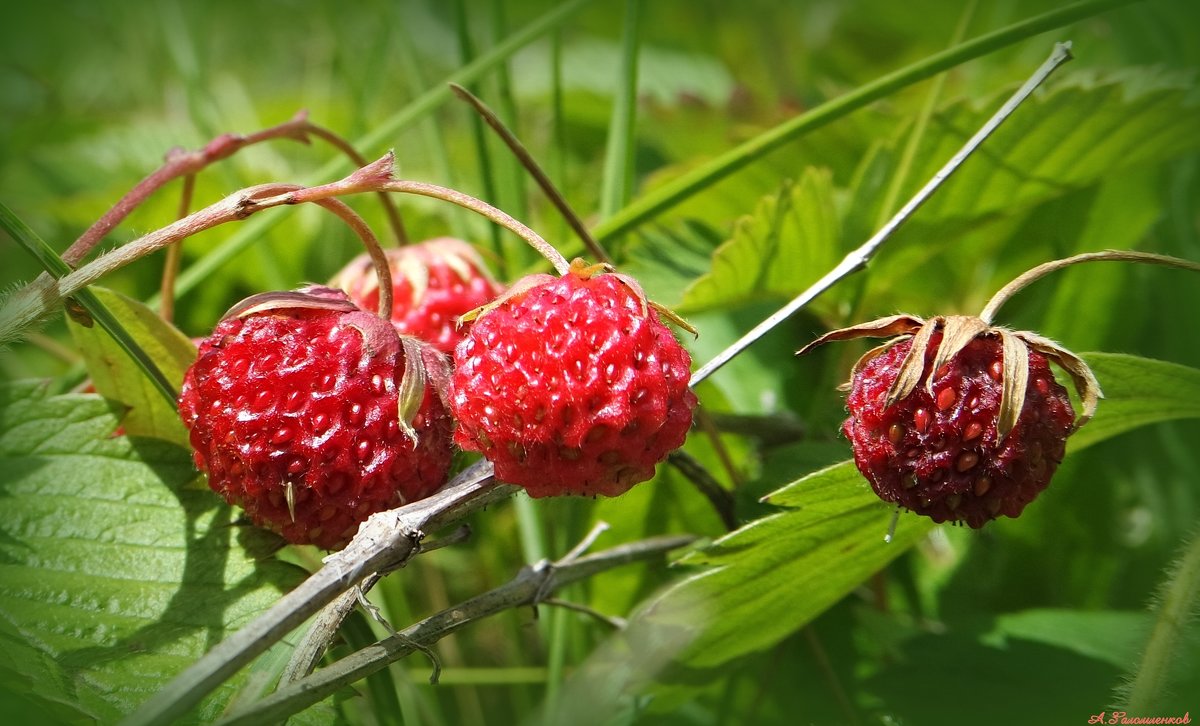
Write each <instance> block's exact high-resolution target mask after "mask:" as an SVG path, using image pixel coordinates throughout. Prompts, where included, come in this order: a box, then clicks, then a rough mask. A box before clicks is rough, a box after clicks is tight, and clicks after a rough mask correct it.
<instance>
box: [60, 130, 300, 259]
mask: <svg viewBox="0 0 1200 726" xmlns="http://www.w3.org/2000/svg"><path fill="white" fill-rule="evenodd" d="M308 130H309V123H308V114H307V112H306V111H299V112H297V113H296V115H295V116H293V117H292V118H291V119H290V120H288V121H285V122H283V123H281V124H279V125H278V126H272V127H270V128H266V129H263V130H261V131H258V132H255V133H253V134H249V135H246V136H243V135H241V134H221V135H220V136H218V137H216V138H215V139H213V140H212V141H210V142H208V144H206V145H205V146H204V148H202V149H200V150H198V151H184V150H183V149H179V148H175V149H172V150H171V151H168V152H167V156H166V161H165V162H164V163H163V165H162V166H161V167H159V168H158V169H157V170H156V171H154V172H153V173H151V174H150V175H149V176H147V177H146V178H145V179H143V180H142V181H140V182H138V184H137V185H136V186H135V187H134V188H133V189H131V190H129V192H128V193H127V194H126V195H125V196H123V197H121V199H120V200H119V201H118V202H117V203H116V204H114V205H113V207H112V208H111V209H109V210H108V211H107V212H105V213H104V215H103V216H101V217H100V219H98V220H96V221H95V223H93V224H92V226H91V227H88V228H87V230H85V231H84V233H83V234H82V235H80V236H79V239H77V240H75V242H74V243H73V244H72V245H71V246H70V247H68V248H67V251H66V252H64V253H63V254H62V258H63V260H64V261H65V262H66V263H67V264H68V265H70V266H72V267H75V266H77V265H78V264H79V262H80V261H82V260H83V258H84V257H86V256H87V254H88V253H89V252H91V251H92V250H93V249H94V248H95V247H96V245H98V244H99V243H100V240H102V239H104V235H106V234H108V233H109V232H111V231H112V230H113V228H115V227H116V226H117V225H118V224H120V223H121V222H122V221H123V220H124V219H125V218H126V217H128V216H129V214H130V213H131V212H133V210H135V209H137V208H138V206H139V205H141V203H142V202H144V201H146V199H147V198H149V197H150V195H151V194H153V193H154V192H156V191H158V190H159V189H160V188H162V187H163V186H164V185H166V184H167V183H168V182H170V181H173V180H175V179H178V178H179V177H186V176H192V175H194V174H196V173H198V172H200V171H201V170H203V169H204V168H205V167H206V166H208V165H209V164H212V163H213V162H216V161H220V160H221V159H225V158H227V157H229V156H232V155H233V154H234V153H236V152H237V151H239V150H240V149H243V148H245V147H247V146H250V145H251V144H257V143H259V142H262V141H267V140H269V139H280V138H284V139H294V140H296V141H299V142H300V143H302V144H307V143H308V136H307V135H306V134H307V132H308Z"/></svg>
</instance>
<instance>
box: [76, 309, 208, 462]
mask: <svg viewBox="0 0 1200 726" xmlns="http://www.w3.org/2000/svg"><path fill="white" fill-rule="evenodd" d="M91 290H92V292H93V293H94V294H95V295H96V297H97V298H98V299H99V300H100V301H101V302H102V303H103V304H104V305H105V307H107V308H108V309H109V311H110V312H111V313H112V315H113V317H114V318H116V320H117V322H119V323H120V325H121V326H122V327H123V328H124V329H125V331H126V332H128V333H129V335H130V337H132V338H133V340H134V341H135V342H137V343H138V345H140V346H141V347H142V350H144V351H146V353H147V355H149V356H150V358H151V359H152V360H154V361H155V363H156V364H157V365H158V367H159V370H161V371H162V373H163V375H164V376H165V377H166V379H167V381H168V382H170V383H171V384H172V385H173V386H175V388H176V389H178V388H179V385H180V384H181V383H182V382H183V374H184V372H185V371H186V370H187V367H188V366H189V365H191V363H192V361H193V360H195V359H196V346H195V345H193V344H192V342H191V341H190V340H188V339H187V337H186V336H185V335H184V334H183V333H181V332H179V330H178V329H177V328H175V327H174V326H173V325H171V324H170V323H168V322H166V321H165V320H163V319H162V318H160V317H159V316H158V315H157V314H156V313H155V312H154V311H153V310H151V309H150V308H148V307H146V306H145V305H144V304H142V303H140V302H138V301H137V300H133V299H131V298H128V297H125V296H124V295H121V294H120V293H116V292H113V291H112V290H106V289H104V288H100V287H93V288H91ZM67 324H68V327H70V329H71V335H72V336H73V337H74V339H75V343H76V345H78V347H79V349H80V351H81V352H82V353H83V357H84V360H85V361H86V362H87V367H88V373H89V374H90V375H91V378H92V384H93V385H94V386H95V387H96V391H97V392H98V393H99V394H100V395H102V396H104V397H105V398H108V399H111V400H113V401H116V402H118V403H121V404H123V405H124V406H125V407H127V408H128V413H127V414H126V415H125V416H124V418H123V419H122V421H121V425H122V427H123V428H124V429H125V433H127V434H129V435H131V436H151V437H154V438H158V439H165V440H167V441H170V442H173V443H176V444H179V445H181V446H187V445H188V439H187V431H185V430H184V427H183V423H182V422H181V421H180V420H179V413H178V412H177V411H176V410H175V408H174V407H172V406H170V405H168V404H167V402H166V401H164V400H163V397H162V396H161V395H159V393H158V390H157V389H156V388H155V387H154V385H153V382H152V381H150V380H149V379H148V378H147V377H146V375H145V374H143V373H142V371H141V369H140V368H138V366H137V365H135V364H134V362H133V360H132V359H131V358H130V357H129V355H128V354H127V353H125V351H124V350H123V349H122V348H121V347H119V346H118V345H117V343H116V341H114V340H113V339H112V336H110V335H108V334H107V333H105V332H104V331H103V330H100V329H99V328H97V327H90V328H85V327H84V326H82V325H79V324H78V323H76V322H74V321H73V320H70V319H68V321H67Z"/></svg>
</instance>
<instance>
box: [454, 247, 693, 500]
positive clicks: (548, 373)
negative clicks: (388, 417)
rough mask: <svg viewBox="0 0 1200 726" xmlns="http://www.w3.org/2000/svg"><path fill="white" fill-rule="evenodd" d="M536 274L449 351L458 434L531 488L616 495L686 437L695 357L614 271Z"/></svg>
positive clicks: (499, 470)
mask: <svg viewBox="0 0 1200 726" xmlns="http://www.w3.org/2000/svg"><path fill="white" fill-rule="evenodd" d="M589 272H590V271H589V270H585V269H582V268H581V266H580V265H579V264H578V263H577V264H576V265H573V266H572V268H571V270H570V271H569V272H567V273H566V274H565V275H563V276H562V277H553V276H550V275H533V276H531V277H528V278H525V279H524V280H522V281H521V282H519V283H517V285H515V286H514V287H513V289H512V291H511V292H510V293H508V294H507V295H506V296H504V297H502V298H501V299H500V300H498V301H497V302H496V303H494V304H493V305H491V306H488V309H485V311H483V312H482V314H481V315H480V316H479V317H478V318H477V319H476V320H475V321H474V322H473V323H472V324H471V327H470V330H469V332H468V334H467V337H466V339H465V340H463V342H461V343H459V345H458V348H457V349H456V350H455V352H454V362H455V370H454V373H453V375H452V377H451V381H450V405H451V409H452V410H453V412H454V415H455V417H456V418H457V419H458V429H457V431H456V432H455V436H454V439H455V441H456V442H457V443H458V444H459V446H461V447H463V448H464V449H469V450H472V451H480V452H482V453H483V455H484V456H485V457H486V458H487V459H489V460H490V461H491V462H492V463H493V464H494V465H495V468H496V476H497V478H499V479H502V480H504V481H507V482H511V483H513V484H518V485H520V486H523V487H525V489H526V490H527V491H528V492H529V494H530V496H534V497H544V496H551V495H557V494H584V495H591V494H606V495H609V496H616V495H618V494H621V493H623V492H625V491H627V490H628V489H629V488H630V487H632V486H633V485H634V484H637V483H638V482H641V481H645V480H647V479H649V478H650V477H652V476H654V467H655V465H656V464H657V463H658V462H660V461H662V460H663V459H664V458H665V457H666V456H667V454H669V453H670V452H671V451H674V450H675V449H677V448H678V447H679V446H680V445H682V444H683V440H684V438H685V437H686V436H687V431H688V428H689V427H690V426H691V422H692V409H693V408H695V406H696V397H695V395H693V394H692V392H691V390H690V389H689V388H688V377H689V368H690V366H691V358H690V356H689V355H688V353H687V351H686V350H685V349H684V348H683V346H682V345H680V344H679V342H678V341H677V340H676V339H675V336H674V335H672V333H671V331H670V330H669V329H668V328H667V327H666V326H665V325H664V324H663V323H662V322H661V321H660V320H659V318H658V315H657V313H656V312H655V310H654V309H653V308H651V307H649V306H648V305H647V302H646V298H645V296H644V294H643V293H642V292H641V290H640V289H639V288H638V287H637V284H636V283H635V282H634V281H633V280H631V279H629V278H627V277H624V276H622V275H616V274H608V273H602V274H596V275H591V274H589Z"/></svg>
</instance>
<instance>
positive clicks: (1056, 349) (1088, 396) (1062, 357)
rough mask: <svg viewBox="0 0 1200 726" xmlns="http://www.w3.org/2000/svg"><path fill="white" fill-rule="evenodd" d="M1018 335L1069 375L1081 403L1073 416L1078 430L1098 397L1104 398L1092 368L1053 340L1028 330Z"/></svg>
mask: <svg viewBox="0 0 1200 726" xmlns="http://www.w3.org/2000/svg"><path fill="white" fill-rule="evenodd" d="M1018 335H1020V336H1021V338H1022V339H1023V340H1024V341H1025V342H1026V343H1028V344H1029V347H1031V348H1033V349H1034V350H1036V351H1037V352H1039V353H1041V354H1042V355H1044V356H1046V357H1047V358H1049V359H1050V360H1052V361H1054V362H1055V363H1057V364H1058V365H1059V366H1061V367H1062V369H1063V370H1065V371H1066V372H1067V374H1068V375H1070V376H1071V380H1072V381H1074V383H1075V390H1076V391H1077V392H1078V393H1079V399H1080V403H1081V410H1080V412H1079V415H1078V416H1077V417H1076V418H1075V430H1077V431H1078V430H1079V428H1080V427H1081V426H1083V425H1084V424H1085V423H1087V422H1088V421H1089V420H1091V418H1092V416H1094V415H1095V414H1096V406H1097V405H1099V403H1100V399H1101V398H1104V391H1102V390H1100V381H1098V380H1096V374H1095V373H1092V369H1091V368H1089V367H1088V364H1087V363H1084V362H1083V359H1081V358H1080V357H1079V356H1077V355H1075V354H1074V353H1072V352H1071V351H1069V350H1067V349H1066V348H1063V347H1062V346H1061V345H1059V344H1058V343H1055V342H1054V341H1053V340H1050V339H1049V338H1045V337H1042V336H1040V335H1037V334H1035V333H1029V332H1021V333H1018Z"/></svg>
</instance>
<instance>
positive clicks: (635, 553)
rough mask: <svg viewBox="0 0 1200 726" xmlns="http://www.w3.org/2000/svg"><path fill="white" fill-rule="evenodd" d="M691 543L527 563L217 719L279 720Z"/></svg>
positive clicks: (646, 543) (681, 540)
mask: <svg viewBox="0 0 1200 726" xmlns="http://www.w3.org/2000/svg"><path fill="white" fill-rule="evenodd" d="M692 541H694V538H692V537H690V536H668V537H655V538H651V539H647V540H643V541H640V542H634V543H631V544H626V545H620V546H617V547H613V548H611V549H608V550H604V551H603V552H598V553H596V554H594V555H585V556H583V557H578V558H575V559H572V560H568V559H567V558H565V557H564V558H563V559H562V560H560V561H558V562H554V563H550V562H546V561H543V562H539V563H537V564H536V565H532V566H526V567H524V568H522V569H521V571H520V572H519V573H518V574H517V576H516V577H515V578H513V579H512V580H511V581H509V582H508V583H507V584H505V585H501V586H500V587H498V588H496V589H494V590H490V591H488V592H486V593H483V594H482V595H478V596H476V597H473V598H471V599H470V600H467V601H465V602H463V603H460V604H458V605H455V606H454V607H451V608H448V609H446V610H443V611H442V612H440V613H437V614H435V615H432V616H430V617H428V618H426V619H424V620H422V621H420V622H419V623H416V624H414V625H411V626H409V627H407V628H405V629H404V630H401V631H399V633H398V634H397V635H395V636H392V637H389V638H385V639H383V640H381V641H379V642H378V643H376V644H375V645H372V646H368V647H366V648H363V649H361V650H359V651H357V652H355V653H353V654H351V655H349V656H346V657H345V658H343V659H341V660H339V661H337V662H336V663H334V664H332V665H330V666H328V667H326V668H323V669H321V670H320V671H317V672H316V673H314V674H312V675H310V676H308V677H307V678H303V679H300V680H299V681H296V682H294V683H291V684H288V685H287V686H284V687H282V688H280V689H279V690H278V691H276V692H275V693H273V694H271V695H270V696H267V697H266V698H264V699H262V700H261V701H258V702H257V703H255V704H253V705H252V706H250V707H249V708H247V709H245V710H243V711H241V712H239V713H237V714H235V715H233V716H231V717H230V718H228V719H226V720H224V721H221V722H220V723H221V724H223V725H224V726H233V725H234V724H258V723H272V722H275V721H279V720H281V719H283V718H286V717H287V716H290V715H291V714H294V713H298V712H299V711H301V710H303V709H305V708H307V707H308V706H310V705H312V704H314V703H316V702H318V701H320V700H322V699H323V698H325V697H327V696H328V695H329V694H331V693H334V692H336V691H337V690H338V689H340V688H342V687H344V686H346V685H348V684H351V683H354V682H356V681H359V680H361V679H363V678H366V677H367V676H369V675H371V674H372V673H375V672H376V671H378V670H380V669H382V668H385V667H387V666H388V665H389V664H391V663H394V662H395V661H398V660H400V659H401V658H403V657H405V656H407V655H409V654H410V653H412V652H413V650H414V647H415V646H416V645H421V646H425V647H429V646H430V645H432V644H433V643H436V642H437V641H439V640H441V639H442V638H444V637H446V636H447V635H450V634H451V633H454V632H456V631H458V630H460V629H461V628H463V627H464V626H466V625H468V624H469V623H473V622H475V621H477V620H481V619H483V618H486V617H489V616H491V615H495V614H496V613H500V612H503V611H505V610H508V609H510V608H515V607H522V606H527V605H532V604H533V603H534V599H535V598H536V597H537V596H538V595H539V593H541V594H549V593H551V592H554V591H555V590H558V589H560V588H562V587H564V586H566V585H569V584H571V583H573V582H577V581H579V580H582V579H585V578H588V577H591V576H593V575H595V574H597V573H599V572H603V571H605V570H609V569H612V568H614V567H617V566H619V565H624V564H628V563H631V562H639V561H642V560H647V559H652V558H655V557H659V556H661V555H663V554H665V553H666V552H669V551H671V550H673V549H678V548H680V547H684V546H686V545H688V544H690V543H691V542H692Z"/></svg>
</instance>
